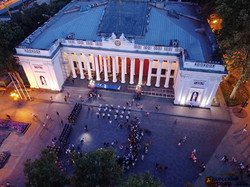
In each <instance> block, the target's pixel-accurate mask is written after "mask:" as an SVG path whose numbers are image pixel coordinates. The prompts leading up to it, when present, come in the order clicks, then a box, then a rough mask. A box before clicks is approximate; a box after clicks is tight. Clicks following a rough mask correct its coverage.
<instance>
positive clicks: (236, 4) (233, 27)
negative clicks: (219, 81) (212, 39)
mask: <svg viewBox="0 0 250 187" xmlns="http://www.w3.org/2000/svg"><path fill="white" fill-rule="evenodd" d="M216 12H217V14H218V15H219V17H221V18H222V20H223V21H222V30H221V31H220V32H218V34H217V39H218V44H219V46H220V48H221V49H222V50H223V54H224V58H225V60H226V63H227V69H228V71H229V73H230V74H234V75H235V76H236V77H238V82H237V83H236V85H235V89H234V90H233V92H232V94H231V96H230V97H231V98H234V97H235V94H236V91H237V89H238V87H239V86H240V84H242V83H245V81H247V80H249V79H250V54H249V53H250V21H249V20H250V3H249V1H248V0H217V7H216Z"/></svg>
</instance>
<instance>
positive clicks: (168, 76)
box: [164, 62, 173, 88]
mask: <svg viewBox="0 0 250 187" xmlns="http://www.w3.org/2000/svg"><path fill="white" fill-rule="evenodd" d="M172 63H173V62H168V72H167V77H166V80H165V84H164V87H165V88H168V87H169V79H170V74H171V69H172Z"/></svg>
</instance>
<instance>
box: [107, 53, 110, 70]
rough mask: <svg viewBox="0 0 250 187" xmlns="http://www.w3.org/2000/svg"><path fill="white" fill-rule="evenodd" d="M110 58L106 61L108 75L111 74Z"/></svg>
mask: <svg viewBox="0 0 250 187" xmlns="http://www.w3.org/2000/svg"><path fill="white" fill-rule="evenodd" d="M110 59H111V56H108V61H107V63H108V72H109V73H111V60H110Z"/></svg>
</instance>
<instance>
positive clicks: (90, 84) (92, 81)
mask: <svg viewBox="0 0 250 187" xmlns="http://www.w3.org/2000/svg"><path fill="white" fill-rule="evenodd" d="M88 87H89V88H92V89H94V88H95V81H94V80H90V81H89V85H88Z"/></svg>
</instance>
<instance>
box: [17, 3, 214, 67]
mask: <svg viewBox="0 0 250 187" xmlns="http://www.w3.org/2000/svg"><path fill="white" fill-rule="evenodd" d="M198 12H199V7H198V6H197V5H195V4H191V3H183V2H157V3H150V2H145V1H129V0H123V1H114V0H110V1H91V2H90V1H74V2H71V3H70V4H68V5H67V6H66V7H65V8H64V9H62V10H61V11H60V12H59V13H58V14H56V15H55V16H54V17H53V18H51V19H50V20H49V21H48V22H46V23H45V24H44V25H43V26H42V27H41V28H39V29H37V31H35V32H34V33H32V34H31V35H30V36H29V37H28V39H29V40H28V42H27V40H25V41H26V42H23V43H21V44H20V45H21V46H25V47H27V48H34V49H49V48H50V46H51V45H52V44H53V42H54V41H55V40H57V39H65V38H67V36H69V35H73V36H74V39H77V40H90V41H101V40H102V37H103V36H104V37H106V38H107V37H110V36H111V34H112V33H113V32H114V33H115V34H116V35H117V36H119V35H121V34H122V33H124V35H125V37H126V38H127V39H128V40H130V41H132V39H133V40H134V42H135V44H139V45H152V46H171V45H172V44H173V42H175V43H176V44H177V45H178V46H179V47H182V48H184V49H185V51H186V53H187V56H188V59H190V60H193V61H202V62H205V61H211V60H212V59H211V58H212V53H213V49H214V48H215V45H216V44H215V40H214V37H213V34H212V32H211V30H210V29H209V28H208V27H207V26H206V24H205V25H204V22H202V21H200V20H199V13H198Z"/></svg>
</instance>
